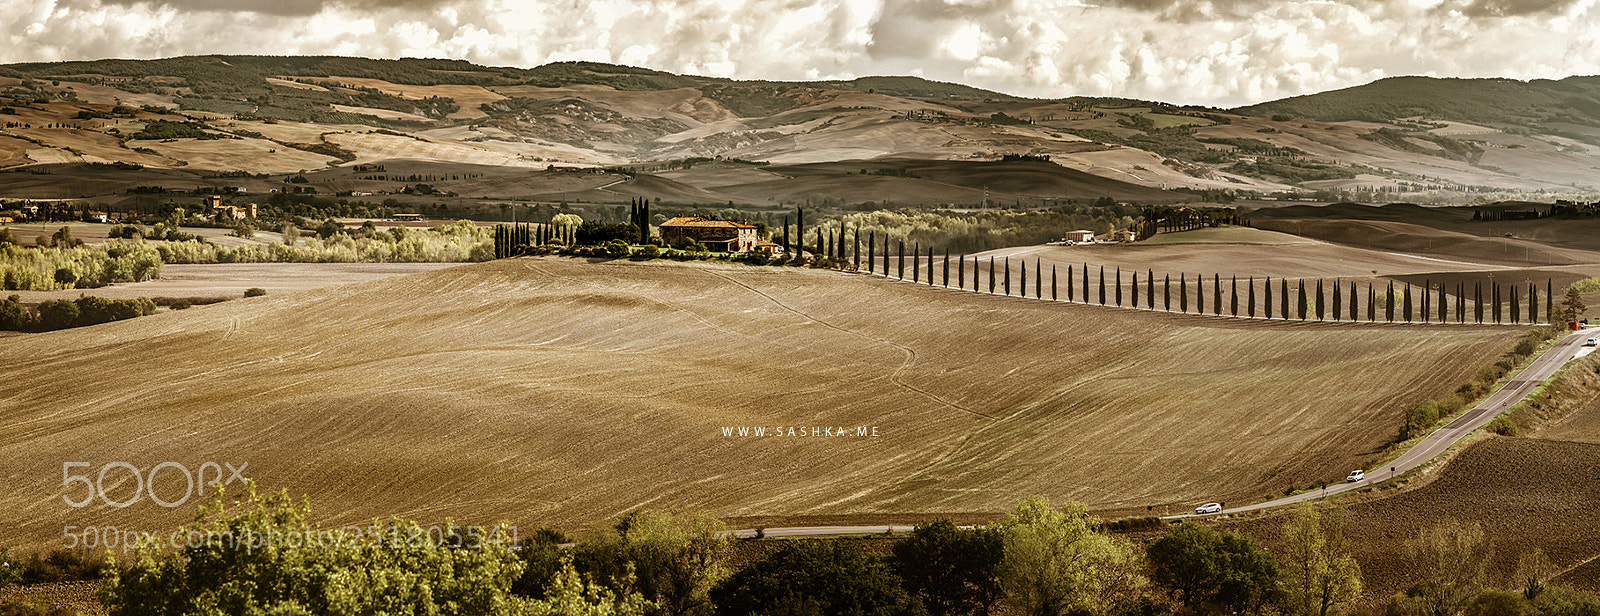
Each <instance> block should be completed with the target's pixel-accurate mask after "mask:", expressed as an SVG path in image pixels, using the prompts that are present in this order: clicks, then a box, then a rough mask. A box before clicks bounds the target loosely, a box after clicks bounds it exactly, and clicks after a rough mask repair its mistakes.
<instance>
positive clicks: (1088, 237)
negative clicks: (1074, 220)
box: [1066, 229, 1094, 242]
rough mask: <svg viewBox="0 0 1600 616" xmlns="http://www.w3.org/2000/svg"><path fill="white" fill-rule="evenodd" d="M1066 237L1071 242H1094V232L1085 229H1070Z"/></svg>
mask: <svg viewBox="0 0 1600 616" xmlns="http://www.w3.org/2000/svg"><path fill="white" fill-rule="evenodd" d="M1066 239H1067V241H1069V242H1093V241H1094V232H1093V231H1084V230H1083V229H1079V230H1077V231H1068V232H1067V238H1066Z"/></svg>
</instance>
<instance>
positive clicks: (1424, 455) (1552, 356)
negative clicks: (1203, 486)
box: [733, 329, 1597, 538]
mask: <svg viewBox="0 0 1600 616" xmlns="http://www.w3.org/2000/svg"><path fill="white" fill-rule="evenodd" d="M1594 335H1597V332H1596V330H1595V329H1584V330H1579V331H1575V332H1572V333H1570V334H1568V335H1567V336H1566V337H1564V338H1562V339H1561V340H1559V341H1557V342H1556V343H1555V344H1553V345H1551V346H1550V348H1549V349H1547V350H1545V352H1544V353H1541V354H1540V355H1539V356H1538V357H1537V358H1535V359H1534V360H1533V361H1532V362H1531V363H1529V364H1528V366H1527V367H1526V368H1524V369H1523V370H1522V371H1521V372H1519V373H1517V375H1516V376H1515V377H1513V378H1512V380H1511V382H1509V383H1506V385H1505V386H1504V387H1501V388H1500V389H1499V390H1498V391H1496V392H1494V393H1493V394H1491V395H1490V396H1489V397H1488V399H1486V400H1484V401H1483V402H1482V403H1480V404H1478V405H1477V406H1475V407H1473V408H1472V410H1469V411H1467V412H1465V413H1462V414H1461V415H1460V416H1459V417H1456V418H1455V419H1453V420H1451V421H1450V423H1448V424H1445V426H1444V427H1442V428H1439V429H1438V430H1434V431H1433V433H1432V434H1429V435H1428V436H1426V437H1424V438H1423V439H1422V440H1421V441H1419V442H1417V444H1416V445H1413V446H1412V447H1411V448H1410V449H1408V450H1406V452H1405V453H1404V454H1401V456H1400V457H1399V458H1397V459H1395V461H1394V462H1392V463H1390V464H1389V465H1388V466H1387V467H1385V468H1383V469H1375V470H1373V471H1372V472H1370V473H1368V474H1367V478H1366V479H1363V480H1361V481H1356V482H1351V483H1341V484H1336V485H1329V486H1327V487H1326V488H1324V489H1321V490H1312V491H1309V492H1303V493H1300V494H1296V495H1294V496H1288V497H1284V498H1280V499H1276V500H1270V501H1265V502H1260V503H1255V504H1252V505H1244V506H1242V507H1230V508H1228V509H1224V510H1222V511H1221V512H1219V513H1217V514H1210V515H1220V514H1223V513H1239V512H1244V511H1255V510H1257V509H1267V508H1271V507H1281V506H1283V505H1292V504H1294V503H1298V502H1301V501H1306V500H1313V499H1318V498H1326V497H1329V496H1333V495H1336V494H1342V493H1345V492H1350V491H1352V490H1360V489H1363V488H1368V487H1371V486H1372V485H1375V484H1377V483H1380V482H1382V481H1386V480H1388V479H1390V478H1393V477H1396V476H1399V475H1401V474H1404V473H1406V472H1407V471H1410V470H1411V469H1414V468H1417V467H1418V466H1421V465H1423V464H1425V463H1427V462H1429V461H1430V460H1433V459H1434V458H1437V457H1439V456H1440V455H1442V454H1444V452H1446V451H1448V450H1449V449H1450V447H1451V446H1453V445H1455V444H1456V442H1458V441H1460V440H1461V439H1462V438H1464V437H1466V436H1467V435H1468V434H1471V433H1473V432H1474V431H1476V430H1477V429H1479V428H1482V427H1483V426H1484V424H1487V423H1489V421H1491V420H1493V419H1494V418H1495V417H1497V416H1499V415H1500V412H1501V411H1504V410H1506V409H1509V408H1511V407H1512V406H1515V405H1516V404H1517V403H1518V402H1521V401H1522V399H1523V398H1526V397H1528V395H1529V394H1532V393H1533V391H1534V390H1535V389H1537V388H1538V387H1539V385H1540V384H1542V383H1544V382H1545V380H1547V379H1549V378H1550V377H1551V376H1554V375H1555V373H1556V371H1558V370H1560V369H1561V368H1562V366H1565V365H1567V363H1568V362H1570V361H1572V360H1573V359H1576V358H1578V357H1582V356H1584V355H1587V354H1589V353H1590V352H1593V351H1594V350H1595V349H1594V348H1593V347H1584V346H1583V344H1584V341H1585V340H1587V339H1588V338H1589V337H1591V336H1594ZM1195 515H1196V514H1192V513H1188V514H1180V515H1172V516H1166V518H1165V519H1177V518H1185V517H1195ZM912 529H913V527H912V526H904V525H901V526H787V527H781V528H766V529H763V536H766V537H806V536H824V535H871V534H882V533H885V532H908V531H910V530H912ZM733 534H734V536H736V537H740V538H749V537H754V536H756V530H755V529H740V530H736V531H733Z"/></svg>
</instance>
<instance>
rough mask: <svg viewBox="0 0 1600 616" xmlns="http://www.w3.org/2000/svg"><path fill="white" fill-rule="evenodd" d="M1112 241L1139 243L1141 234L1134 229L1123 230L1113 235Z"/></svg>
mask: <svg viewBox="0 0 1600 616" xmlns="http://www.w3.org/2000/svg"><path fill="white" fill-rule="evenodd" d="M1111 239H1113V240H1116V241H1118V242H1137V241H1139V233H1138V232H1136V231H1134V230H1132V229H1122V230H1119V231H1117V232H1116V233H1113V234H1111Z"/></svg>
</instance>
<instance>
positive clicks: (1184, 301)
mask: <svg viewBox="0 0 1600 616" xmlns="http://www.w3.org/2000/svg"><path fill="white" fill-rule="evenodd" d="M1178 312H1183V313H1187V312H1189V279H1188V274H1184V273H1183V272H1178Z"/></svg>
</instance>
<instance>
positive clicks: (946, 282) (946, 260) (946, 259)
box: [944, 246, 950, 287]
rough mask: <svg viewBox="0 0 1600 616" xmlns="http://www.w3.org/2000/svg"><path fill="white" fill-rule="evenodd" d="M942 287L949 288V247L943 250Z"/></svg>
mask: <svg viewBox="0 0 1600 616" xmlns="http://www.w3.org/2000/svg"><path fill="white" fill-rule="evenodd" d="M944 286H946V287H948V286H950V247H949V246H946V247H945V249H944Z"/></svg>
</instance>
